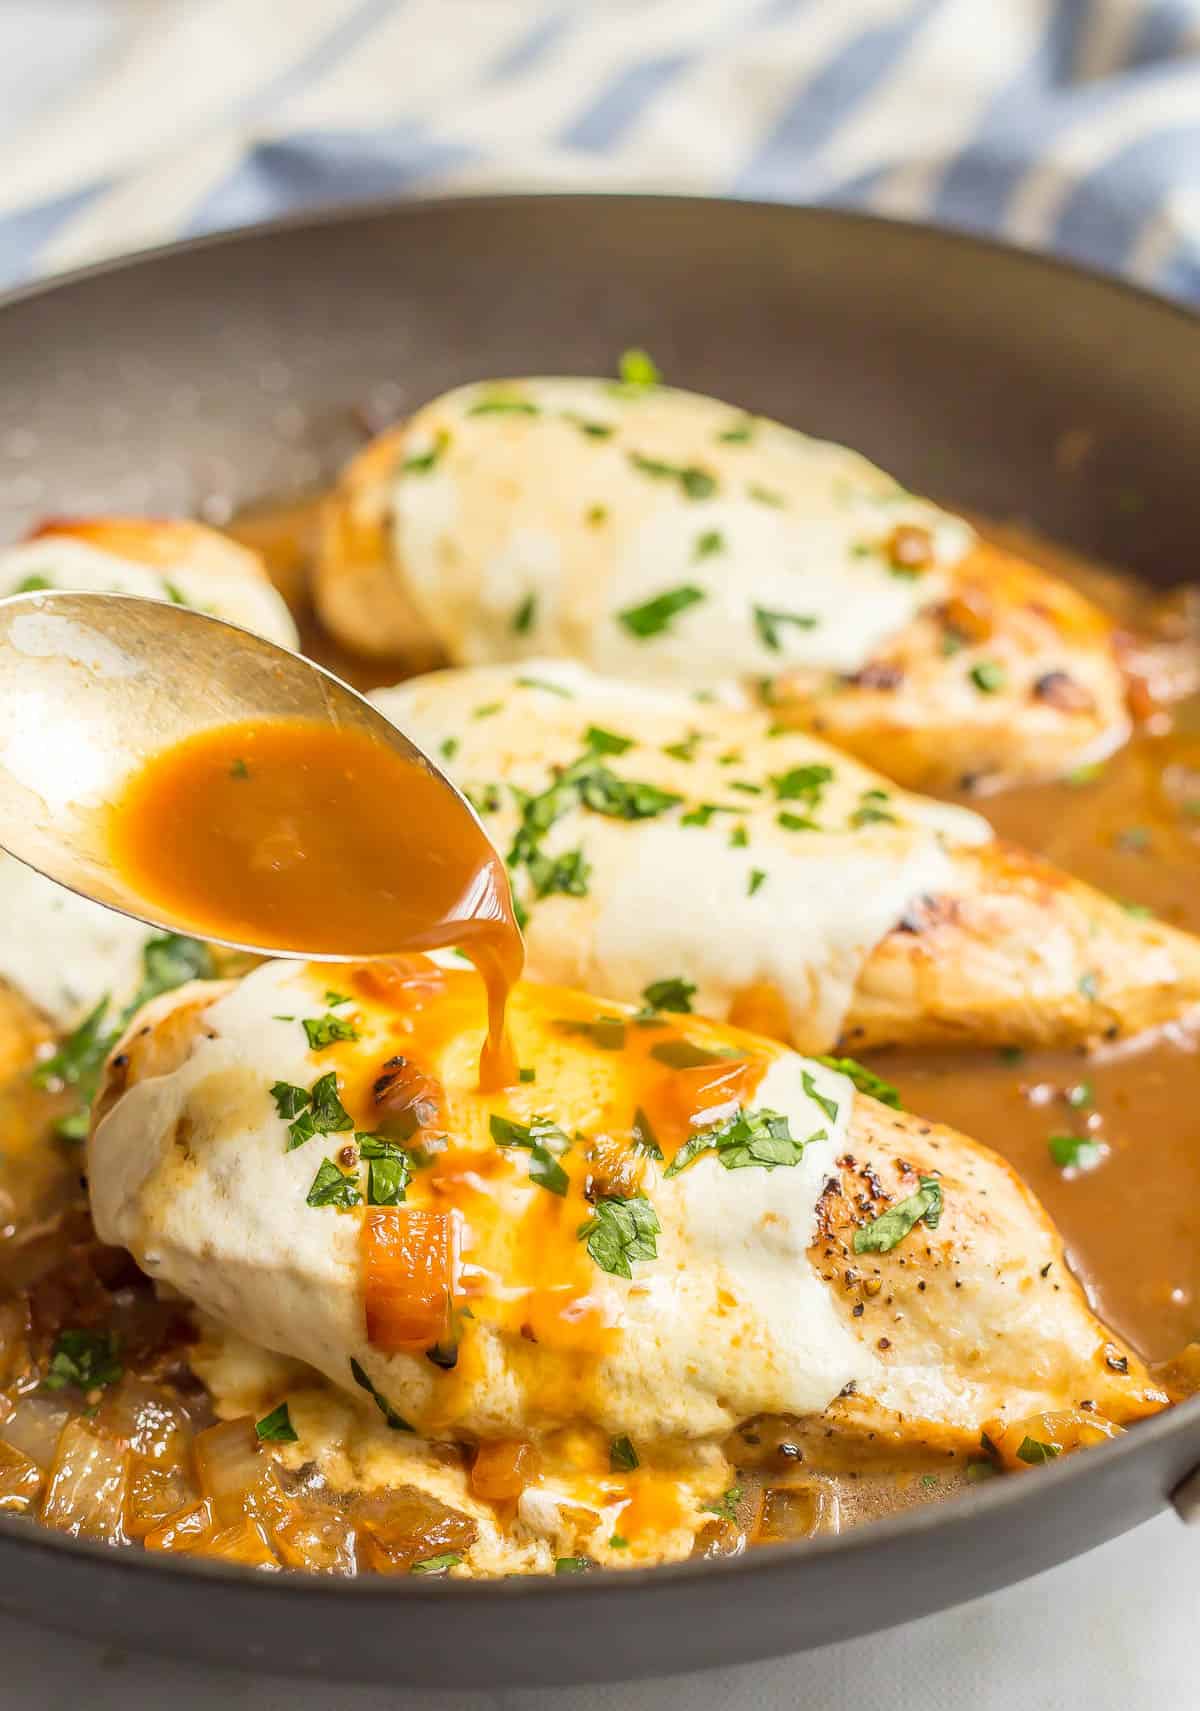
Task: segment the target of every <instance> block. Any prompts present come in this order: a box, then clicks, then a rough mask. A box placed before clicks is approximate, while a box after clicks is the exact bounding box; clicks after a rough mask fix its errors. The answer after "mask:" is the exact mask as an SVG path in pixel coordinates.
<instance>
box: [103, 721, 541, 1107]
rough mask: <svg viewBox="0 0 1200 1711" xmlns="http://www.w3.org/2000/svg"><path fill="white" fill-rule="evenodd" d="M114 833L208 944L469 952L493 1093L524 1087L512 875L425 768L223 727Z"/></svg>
mask: <svg viewBox="0 0 1200 1711" xmlns="http://www.w3.org/2000/svg"><path fill="white" fill-rule="evenodd" d="M108 837H109V847H110V853H111V856H112V860H113V862H114V865H115V867H116V869H117V871H118V872H119V873H120V875H121V877H122V878H123V879H124V881H125V883H126V884H127V885H128V886H129V887H130V888H131V890H133V891H134V892H135V893H136V894H137V895H138V896H139V897H141V898H143V899H144V900H145V901H146V902H147V903H149V904H152V905H156V906H158V907H160V908H162V909H164V910H166V911H169V912H170V914H171V915H173V916H174V917H175V918H176V919H177V920H179V921H180V922H181V923H186V925H187V926H188V928H189V929H190V930H191V931H193V932H194V933H196V934H197V935H198V936H200V937H202V938H203V937H210V938H218V939H228V940H233V941H235V942H239V943H243V944H249V945H255V946H262V947H263V948H267V949H271V950H280V951H306V952H308V953H309V954H310V955H311V956H312V957H313V959H314V960H316V961H320V960H322V959H325V958H353V959H355V960H356V961H362V960H366V959H369V958H372V957H386V956H394V955H397V954H399V953H401V952H404V951H427V950H436V949H440V948H442V947H445V946H449V945H455V946H458V947H460V948H461V950H462V951H463V954H464V955H465V956H467V957H468V958H469V959H470V961H471V962H472V963H474V965H475V967H476V968H477V969H478V971H479V973H480V974H481V976H482V977H483V981H484V984H485V986H486V988H487V996H488V1032H487V1040H486V1044H485V1046H484V1050H483V1055H482V1058H481V1061H480V1078H481V1082H482V1084H483V1085H484V1086H485V1087H500V1086H504V1085H506V1084H507V1083H508V1082H510V1081H512V1080H513V1079H514V1077H515V1070H514V1067H513V1063H512V1058H511V1053H510V1050H509V1048H508V1045H507V1042H506V1038H505V1031H504V1014H505V1005H506V1002H507V998H508V993H509V991H510V990H511V988H512V986H513V984H514V982H515V981H516V980H517V979H519V977H520V974H521V969H522V966H523V963H524V947H523V945H522V942H521V935H520V933H519V931H518V930H517V925H516V922H515V920H514V917H513V911H512V898H511V895H510V893H509V887H508V876H507V874H506V873H505V870H504V865H503V863H502V862H501V860H500V858H499V856H498V855H497V854H496V852H495V850H494V849H493V848H492V846H491V844H490V843H489V842H488V840H487V838H486V837H485V836H484V833H483V831H482V830H481V828H480V827H479V826H478V824H477V823H476V821H475V820H474V819H473V818H472V817H471V815H470V814H468V813H467V812H466V811H465V810H464V809H463V808H462V807H461V806H460V805H459V803H458V801H457V800H456V798H455V797H454V796H453V794H452V793H451V792H450V791H449V790H447V789H446V787H445V785H444V784H443V783H442V782H441V780H440V779H438V777H437V776H436V775H435V774H434V773H433V772H432V771H430V770H429V769H428V768H427V767H425V766H424V765H422V764H421V763H420V762H417V761H409V760H406V759H405V758H404V757H403V756H401V755H399V754H397V753H396V752H395V751H394V750H393V749H391V748H389V747H387V746H386V745H384V744H382V743H377V742H375V741H374V740H373V739H372V738H371V737H370V736H369V735H368V734H367V733H366V732H363V731H357V730H347V729H336V728H332V727H330V726H328V725H323V724H318V723H317V722H315V721H313V720H307V719H272V720H246V721H241V722H239V723H236V724H230V725H221V726H217V727H215V728H213V729H211V730H207V731H201V732H198V733H197V734H196V735H195V736H192V737H188V738H185V740H184V741H183V742H180V743H177V744H174V745H173V746H172V747H170V748H168V749H164V750H163V751H162V752H161V753H159V754H157V755H155V756H154V757H153V758H152V759H151V760H149V761H148V762H147V763H146V764H145V765H144V766H143V767H141V768H140V769H139V770H138V771H137V772H136V773H135V774H134V776H133V777H132V779H131V780H130V781H129V783H128V784H127V785H126V787H125V789H124V791H123V792H122V794H121V796H120V797H119V799H118V800H117V801H116V802H115V803H114V804H113V806H112V807H111V809H110V810H109V824H108Z"/></svg>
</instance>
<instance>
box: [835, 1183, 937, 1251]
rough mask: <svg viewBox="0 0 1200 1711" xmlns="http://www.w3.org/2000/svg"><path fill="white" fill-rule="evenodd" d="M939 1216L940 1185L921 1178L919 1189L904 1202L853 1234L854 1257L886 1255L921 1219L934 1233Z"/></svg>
mask: <svg viewBox="0 0 1200 1711" xmlns="http://www.w3.org/2000/svg"><path fill="white" fill-rule="evenodd" d="M941 1215H942V1185H941V1183H940V1182H939V1181H938V1179H937V1177H936V1176H923V1177H922V1178H921V1186H920V1187H919V1188H918V1189H917V1192H916V1193H915V1194H910V1195H909V1197H908V1199H907V1200H898V1201H897V1202H896V1204H895V1205H894V1206H889V1207H888V1209H887V1211H886V1212H881V1213H880V1215H879V1217H878V1218H875V1219H873V1220H872V1222H871V1223H869V1224H866V1225H864V1226H863V1228H862V1229H860V1230H855V1232H854V1251H855V1253H856V1254H890V1253H891V1251H892V1249H893V1248H894V1247H897V1246H899V1244H900V1243H901V1242H902V1241H903V1240H904V1238H905V1236H907V1235H908V1233H909V1231H910V1230H911V1229H913V1228H914V1227H915V1226H916V1225H917V1224H919V1223H920V1222H921V1220H922V1218H923V1219H924V1220H925V1223H926V1225H927V1226H928V1228H929V1229H931V1230H935V1229H936V1228H937V1225H938V1220H939V1219H940V1218H941Z"/></svg>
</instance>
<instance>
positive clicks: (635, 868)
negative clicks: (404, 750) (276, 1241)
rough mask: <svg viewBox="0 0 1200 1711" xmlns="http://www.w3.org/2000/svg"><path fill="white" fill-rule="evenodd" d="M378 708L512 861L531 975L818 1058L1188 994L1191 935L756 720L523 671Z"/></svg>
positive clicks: (1190, 998)
mask: <svg viewBox="0 0 1200 1711" xmlns="http://www.w3.org/2000/svg"><path fill="white" fill-rule="evenodd" d="M374 699H375V700H376V703H377V704H378V705H379V706H380V707H381V708H382V709H383V710H384V712H386V713H387V715H388V716H389V718H391V719H393V720H394V721H395V723H396V724H397V725H398V726H399V727H400V728H401V729H402V730H403V731H404V732H405V733H406V734H407V735H408V736H410V737H411V738H412V739H413V740H414V741H415V742H416V743H418V744H419V745H420V746H421V747H422V748H424V749H425V751H426V752H427V753H428V754H429V755H431V756H432V757H433V758H434V759H436V760H437V761H438V762H439V764H440V765H442V766H444V767H445V768H446V770H447V771H448V772H449V773H450V774H451V776H453V778H454V779H455V781H456V782H457V783H458V784H459V785H460V786H461V787H462V788H463V789H464V790H465V791H466V793H467V794H468V796H469V797H470V799H471V800H472V802H473V803H474V804H475V806H476V808H477V810H478V811H479V813H480V815H481V818H482V823H483V825H484V827H485V829H486V830H487V832H488V834H489V836H490V837H491V839H492V841H493V843H494V844H495V846H496V848H497V849H498V850H499V851H500V853H501V854H502V855H504V856H505V857H506V858H507V859H508V862H509V868H510V873H511V875H512V881H513V889H514V895H515V897H516V899H517V902H518V904H519V905H520V908H521V912H522V915H523V918H524V924H525V933H526V944H527V951H528V959H529V960H528V969H529V972H530V973H531V974H532V975H533V976H534V977H535V978H538V979H544V980H549V981H553V982H556V983H559V984H563V985H570V986H578V987H581V988H583V989H585V990H590V991H593V992H603V993H611V994H612V995H613V997H615V998H621V999H626V1000H630V1001H634V1000H636V999H637V998H638V997H639V996H640V995H641V994H642V993H643V991H647V990H653V989H654V988H655V987H656V986H657V985H658V984H659V983H662V982H668V983H669V982H672V981H674V982H680V981H682V982H683V983H685V985H686V987H687V990H688V993H689V998H690V1001H691V1002H692V1003H694V1006H695V1008H696V1009H697V1010H698V1011H700V1012H701V1013H703V1014H705V1015H710V1016H715V1017H718V1018H722V1019H725V1018H729V1019H732V1020H733V1021H734V1022H736V1023H738V1024H740V1025H743V1026H748V1027H754V1028H756V1029H758V1030H759V1031H761V1032H765V1033H771V1034H774V1035H776V1036H777V1037H779V1038H781V1039H786V1040H788V1041H790V1042H791V1043H792V1044H793V1045H795V1046H797V1047H798V1048H799V1049H801V1050H806V1051H818V1052H827V1051H830V1050H832V1049H833V1048H834V1047H835V1045H836V1044H837V1043H838V1042H839V1041H840V1042H841V1043H842V1044H843V1045H847V1046H850V1047H853V1048H858V1047H865V1046H868V1045H870V1046H879V1045H888V1044H897V1043H908V1044H918V1045H926V1044H964V1045H980V1044H991V1045H1020V1046H1029V1045H1034V1044H1058V1045H1063V1044H1067V1045H1075V1044H1079V1043H1086V1042H1091V1041H1096V1040H1100V1039H1107V1038H1112V1037H1114V1036H1115V1035H1119V1034H1131V1033H1135V1032H1138V1031H1140V1030H1142V1029H1144V1028H1147V1027H1150V1026H1153V1025H1156V1024H1158V1023H1160V1022H1163V1021H1165V1020H1168V1019H1172V1018H1177V1017H1180V1016H1182V1015H1185V1014H1187V1013H1188V1012H1189V1011H1190V1010H1191V1009H1193V1008H1194V1007H1195V1006H1196V1004H1197V1002H1198V1001H1200V943H1197V941H1196V940H1194V939H1193V938H1191V937H1190V936H1189V935H1187V934H1185V933H1181V932H1179V931H1177V930H1175V929H1172V928H1170V927H1167V926H1163V925H1161V924H1160V923H1158V922H1155V921H1152V920H1147V919H1145V918H1142V917H1140V916H1135V915H1131V914H1129V913H1128V912H1127V911H1126V910H1124V909H1122V908H1121V907H1120V906H1119V905H1118V904H1116V903H1113V902H1111V901H1109V900H1108V899H1107V898H1105V897H1103V896H1101V895H1100V894H1099V893H1098V892H1095V891H1093V890H1091V889H1090V888H1089V887H1088V886H1085V885H1081V884H1079V883H1077V882H1076V881H1074V880H1072V879H1070V878H1068V877H1067V876H1066V875H1065V874H1063V873H1060V872H1058V871H1057V870H1055V869H1054V868H1052V867H1051V866H1049V865H1048V864H1047V863H1045V862H1043V861H1040V860H1039V859H1037V858H1035V857H1033V856H1029V855H1026V854H1024V853H1023V852H1021V851H1019V850H1017V849H1014V848H1012V847H1011V846H1008V845H1004V844H1001V843H999V842H998V841H997V840H996V839H995V838H994V837H993V836H992V833H991V829H990V827H989V826H988V824H987V822H986V820H984V819H983V818H982V817H981V816H980V815H978V814H974V813H971V812H969V811H967V810H964V809H961V808H957V807H953V806H950V805H948V804H946V803H939V802H933V801H930V800H928V799H926V798H923V797H919V796H914V795H910V794H908V793H906V792H904V791H902V790H897V789H895V788H894V787H893V786H891V785H890V784H888V782H887V781H886V780H885V779H883V778H881V777H880V775H879V774H877V773H874V772H871V771H869V770H868V769H867V768H866V767H864V766H862V765H861V764H860V763H859V762H857V761H855V760H853V759H851V758H849V757H848V756H846V755H844V754H840V753H839V752H837V751H836V750H834V749H831V748H830V747H829V746H828V745H826V744H824V743H822V742H820V741H818V740H817V739H815V738H813V737H811V736H809V735H807V734H805V733H802V732H795V731H789V730H786V729H780V728H779V727H778V726H776V725H775V724H774V723H773V722H772V719H771V716H770V714H768V713H767V712H765V711H763V710H761V709H759V708H757V707H755V706H753V705H747V704H745V702H744V701H743V702H742V704H740V705H739V704H737V703H736V702H733V703H731V702H730V701H729V700H728V699H724V700H706V701H704V702H697V701H696V700H695V699H694V698H693V697H691V696H689V695H687V694H685V693H682V692H678V691H666V690H661V689H653V688H646V687H640V686H636V685H630V684H628V683H622V682H619V681H615V680H612V679H606V678H601V677H598V676H596V675H594V674H592V673H590V672H588V671H586V670H584V669H583V668H582V667H579V666H576V665H569V664H564V663H562V662H553V661H536V662H533V663H531V664H530V665H529V666H528V668H526V669H522V668H520V667H512V666H510V667H490V668H482V669H478V670H474V671H446V672H440V673H435V674H433V675H430V676H427V677H423V678H418V679H414V680H412V681H410V682H408V683H405V684H401V685H400V686H398V687H397V688H395V689H389V690H380V691H378V692H377V693H376V695H375V697H374Z"/></svg>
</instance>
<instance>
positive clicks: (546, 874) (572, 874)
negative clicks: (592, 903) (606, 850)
mask: <svg viewBox="0 0 1200 1711" xmlns="http://www.w3.org/2000/svg"><path fill="white" fill-rule="evenodd" d="M526 866H527V867H528V869H529V877H530V879H531V880H532V881H533V890H534V895H535V896H536V897H538V898H539V899H540V898H542V897H552V896H553V895H554V894H555V893H556V892H560V893H561V894H562V895H563V896H565V897H586V896H587V893H588V880H589V879H590V878H591V874H592V866H591V863H590V862H589V861H587V860H586V859H585V857H584V853H583V851H582V850H581V849H578V850H567V851H566V852H565V853H564V854H563V855H560V856H556V857H554V858H553V859H551V858H550V857H549V856H545V855H542V853H541V852H540V851H535V853H534V854H533V855H531V856H530V857H529V859H528V861H527V863H526Z"/></svg>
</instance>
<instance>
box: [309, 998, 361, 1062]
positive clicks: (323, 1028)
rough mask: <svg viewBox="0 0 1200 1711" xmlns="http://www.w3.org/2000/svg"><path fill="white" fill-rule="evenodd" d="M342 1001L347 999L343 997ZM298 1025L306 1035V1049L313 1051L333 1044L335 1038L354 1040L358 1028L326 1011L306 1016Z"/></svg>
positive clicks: (356, 1036) (344, 1001) (322, 1049)
mask: <svg viewBox="0 0 1200 1711" xmlns="http://www.w3.org/2000/svg"><path fill="white" fill-rule="evenodd" d="M342 1002H343V1003H346V1002H347V1000H345V999H343V1000H342ZM300 1026H301V1027H302V1028H303V1029H304V1032H305V1034H306V1035H307V1037H308V1049H309V1050H310V1051H314V1052H321V1051H324V1050H325V1048H326V1046H331V1045H333V1043H334V1041H335V1040H356V1039H357V1038H358V1029H357V1028H354V1027H352V1026H351V1025H350V1023H349V1022H343V1020H342V1018H341V1017H340V1016H335V1015H333V1013H332V1012H327V1013H326V1014H325V1015H324V1016H306V1017H305V1018H304V1020H303V1021H302V1022H301V1024H300Z"/></svg>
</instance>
